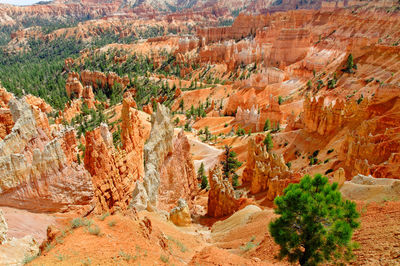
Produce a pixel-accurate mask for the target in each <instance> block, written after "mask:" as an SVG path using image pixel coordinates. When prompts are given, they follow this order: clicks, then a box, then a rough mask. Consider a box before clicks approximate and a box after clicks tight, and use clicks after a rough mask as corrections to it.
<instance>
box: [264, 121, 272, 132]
mask: <svg viewBox="0 0 400 266" xmlns="http://www.w3.org/2000/svg"><path fill="white" fill-rule="evenodd" d="M270 129H271V121H269V119H267V120H266V121H265V124H264V131H268V130H270Z"/></svg>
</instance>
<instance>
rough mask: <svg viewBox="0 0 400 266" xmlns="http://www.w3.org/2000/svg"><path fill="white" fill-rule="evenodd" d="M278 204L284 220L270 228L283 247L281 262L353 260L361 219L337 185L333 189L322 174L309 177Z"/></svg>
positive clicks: (285, 194)
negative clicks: (357, 229) (354, 233)
mask: <svg viewBox="0 0 400 266" xmlns="http://www.w3.org/2000/svg"><path fill="white" fill-rule="evenodd" d="M274 203H275V205H276V206H277V208H276V209H275V213H276V214H278V215H280V217H279V218H277V219H276V220H274V221H272V222H271V223H270V224H269V231H270V233H271V236H272V237H273V238H274V240H275V242H276V243H277V244H278V245H279V246H280V252H279V257H280V258H281V259H282V258H284V257H288V259H289V261H290V262H296V261H297V262H299V263H300V265H318V264H320V263H323V262H325V261H332V260H337V259H340V258H343V259H345V260H349V259H351V258H352V257H353V255H352V250H353V249H354V247H356V243H353V242H352V241H351V237H352V234H353V230H354V229H356V228H357V227H358V226H359V222H358V218H359V217H360V215H359V213H357V211H356V204H355V203H354V202H351V201H349V200H343V199H342V196H341V193H340V192H339V190H338V184H337V183H334V184H332V185H330V184H329V183H328V178H326V177H324V176H322V175H321V174H316V175H315V176H314V178H311V177H310V176H309V175H306V176H304V178H303V179H302V180H301V181H300V183H299V184H290V185H289V186H288V187H287V188H286V189H285V190H284V194H283V195H282V196H278V197H276V198H275V201H274Z"/></svg>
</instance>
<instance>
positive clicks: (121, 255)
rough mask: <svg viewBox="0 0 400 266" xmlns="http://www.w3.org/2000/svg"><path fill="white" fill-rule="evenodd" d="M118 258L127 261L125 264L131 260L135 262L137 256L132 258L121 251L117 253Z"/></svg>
mask: <svg viewBox="0 0 400 266" xmlns="http://www.w3.org/2000/svg"><path fill="white" fill-rule="evenodd" d="M119 256H120V257H121V258H122V259H123V260H125V261H127V262H129V261H131V260H133V261H135V260H136V258H137V256H132V255H131V254H129V253H126V252H124V251H123V250H121V251H120V252H119Z"/></svg>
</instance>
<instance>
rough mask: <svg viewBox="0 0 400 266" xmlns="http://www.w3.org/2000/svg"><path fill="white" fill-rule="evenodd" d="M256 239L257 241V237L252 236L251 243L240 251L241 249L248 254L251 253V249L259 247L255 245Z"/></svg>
mask: <svg viewBox="0 0 400 266" xmlns="http://www.w3.org/2000/svg"><path fill="white" fill-rule="evenodd" d="M255 239H256V237H255V236H252V237H251V239H250V241H249V242H247V243H246V244H245V245H243V246H241V247H240V249H241V250H242V251H243V252H247V251H249V250H251V249H253V248H255V247H257V246H258V245H259V244H257V243H254V241H255Z"/></svg>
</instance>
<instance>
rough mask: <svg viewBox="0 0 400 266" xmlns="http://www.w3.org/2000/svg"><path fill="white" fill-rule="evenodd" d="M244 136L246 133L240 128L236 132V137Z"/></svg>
mask: <svg viewBox="0 0 400 266" xmlns="http://www.w3.org/2000/svg"><path fill="white" fill-rule="evenodd" d="M244 134H246V131H245V130H244V129H243V128H241V127H239V128H238V129H237V130H236V135H238V136H244Z"/></svg>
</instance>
